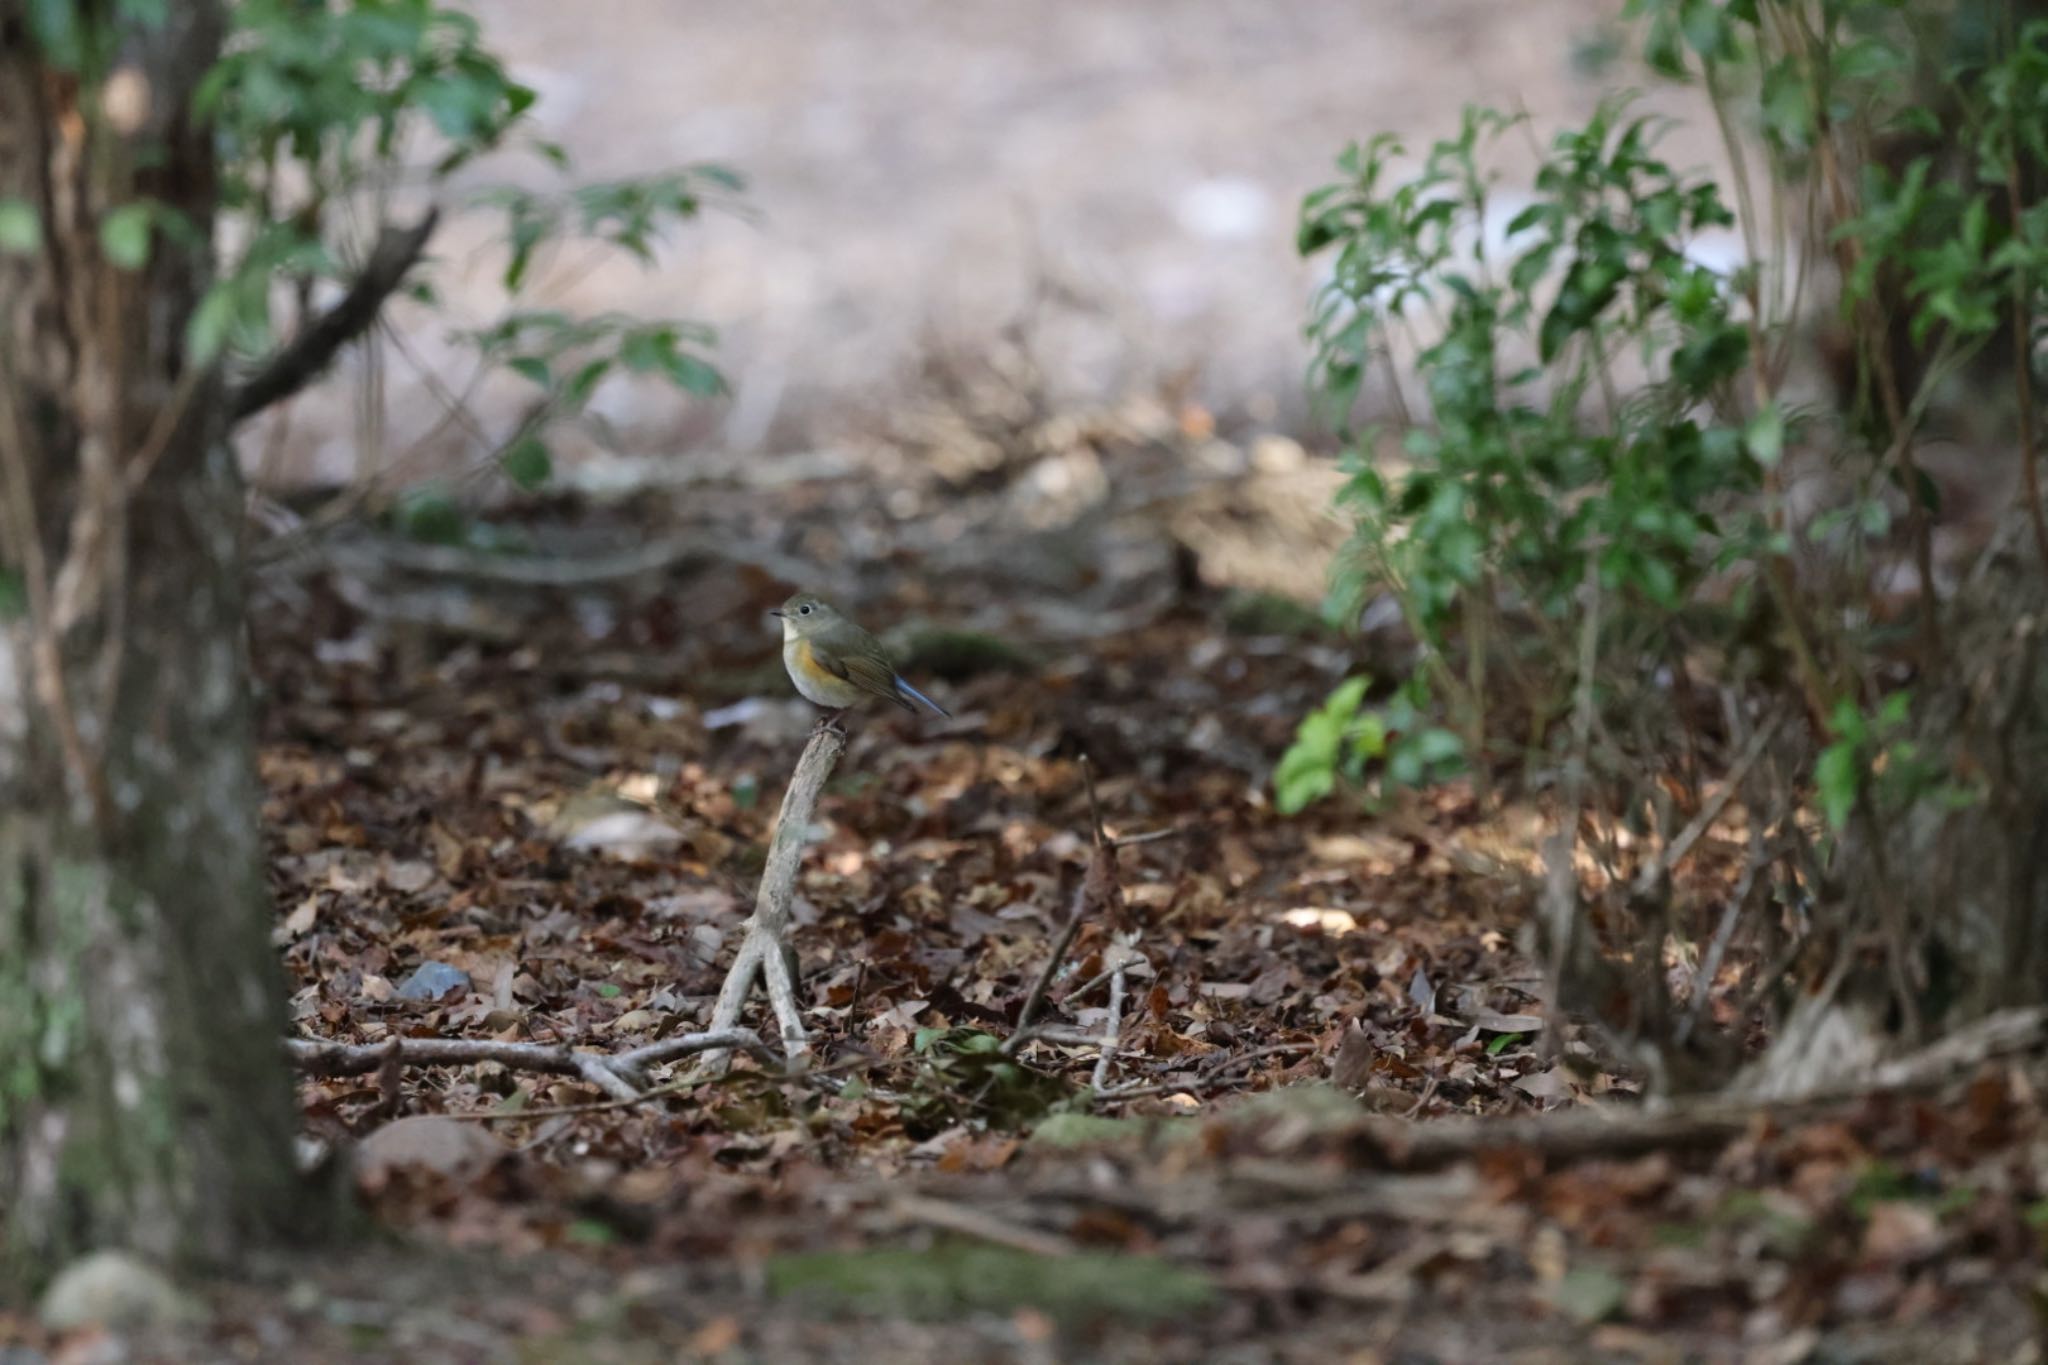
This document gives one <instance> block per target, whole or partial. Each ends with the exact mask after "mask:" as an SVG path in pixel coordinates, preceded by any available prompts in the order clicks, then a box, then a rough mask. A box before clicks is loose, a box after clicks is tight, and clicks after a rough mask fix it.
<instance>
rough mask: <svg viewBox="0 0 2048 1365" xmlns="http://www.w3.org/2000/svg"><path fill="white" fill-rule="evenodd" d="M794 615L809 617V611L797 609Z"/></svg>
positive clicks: (801, 608)
mask: <svg viewBox="0 0 2048 1365" xmlns="http://www.w3.org/2000/svg"><path fill="white" fill-rule="evenodd" d="M796 614H797V615H799V616H809V615H810V614H811V609H810V608H809V607H798V608H797V609H796Z"/></svg>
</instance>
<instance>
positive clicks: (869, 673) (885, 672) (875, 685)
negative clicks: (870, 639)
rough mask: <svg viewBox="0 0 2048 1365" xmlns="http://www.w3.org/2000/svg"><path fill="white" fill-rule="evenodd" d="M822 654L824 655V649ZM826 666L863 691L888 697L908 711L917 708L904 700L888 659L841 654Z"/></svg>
mask: <svg viewBox="0 0 2048 1365" xmlns="http://www.w3.org/2000/svg"><path fill="white" fill-rule="evenodd" d="M820 656H821V657H824V656H823V652H822V651H820ZM825 666H826V667H827V668H830V669H831V670H832V671H833V672H834V673H837V674H838V675H839V676H840V677H842V678H844V679H846V680H847V681H848V682H850V683H852V684H853V685H854V686H855V687H858V688H859V689H860V690H861V691H863V692H872V693H874V694H875V695H876V696H878V697H887V698H888V699H889V700H890V701H893V702H895V703H896V704H897V705H898V706H900V707H902V708H903V709H904V710H906V711H915V710H916V709H917V708H916V707H914V706H912V705H911V704H910V703H909V702H908V701H906V700H904V698H903V694H902V693H900V692H898V691H897V690H896V688H897V681H898V680H897V677H896V670H895V669H893V668H891V667H890V666H889V663H888V661H887V660H886V659H882V658H878V657H877V656H875V655H873V654H839V655H835V656H832V657H830V658H829V659H828V660H827V662H826V665H825Z"/></svg>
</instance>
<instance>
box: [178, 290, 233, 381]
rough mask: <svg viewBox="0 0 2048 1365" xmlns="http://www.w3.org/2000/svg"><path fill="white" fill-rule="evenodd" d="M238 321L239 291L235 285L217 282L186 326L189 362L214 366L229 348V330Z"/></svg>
mask: <svg viewBox="0 0 2048 1365" xmlns="http://www.w3.org/2000/svg"><path fill="white" fill-rule="evenodd" d="M234 321H235V291H234V286H233V283H232V282H231V281H228V280H219V281H216V282H215V283H214V284H213V286H212V287H211V288H209V289H208V290H207V291H206V297H205V298H202V299H201V300H199V306H198V307H197V308H195V309H193V310H192V316H191V318H190V319H189V320H188V321H187V322H186V324H185V358H186V360H187V361H188V362H189V363H191V364H193V365H199V366H206V365H211V364H212V363H213V362H214V361H215V360H217V359H219V358H220V353H221V351H222V350H224V349H225V348H226V346H227V340H228V332H229V329H230V328H232V327H233V326H234Z"/></svg>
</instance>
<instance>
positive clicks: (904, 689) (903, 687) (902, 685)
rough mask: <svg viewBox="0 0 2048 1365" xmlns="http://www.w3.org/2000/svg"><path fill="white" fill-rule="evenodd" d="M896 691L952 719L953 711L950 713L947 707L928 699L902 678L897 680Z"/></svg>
mask: <svg viewBox="0 0 2048 1365" xmlns="http://www.w3.org/2000/svg"><path fill="white" fill-rule="evenodd" d="M896 690H897V692H899V693H901V694H902V695H903V696H906V697H912V698H915V699H916V700H918V701H921V702H923V703H924V704H925V705H926V706H929V707H931V709H932V710H934V711H936V712H938V713H939V714H940V715H942V716H945V717H947V718H949V719H950V718H951V717H952V714H953V713H952V712H951V711H948V710H947V709H946V708H945V707H943V706H941V705H939V704H938V703H937V702H935V701H933V700H932V699H931V698H930V697H927V696H926V695H925V694H924V693H922V692H920V691H918V690H917V689H916V688H914V687H912V686H911V685H910V684H909V683H907V682H905V681H903V679H901V678H898V679H896Z"/></svg>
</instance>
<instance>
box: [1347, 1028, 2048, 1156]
mask: <svg viewBox="0 0 2048 1365" xmlns="http://www.w3.org/2000/svg"><path fill="white" fill-rule="evenodd" d="M2044 1048H2048V1009H2013V1010H2006V1011H2003V1012H2001V1013H1999V1014H1994V1015H1990V1016H1988V1017H1986V1018H1984V1019H1981V1020H1979V1021H1978V1022H1977V1023H1975V1024H1972V1025H1970V1026H1968V1027H1967V1028H1964V1029H1961V1030H1958V1031H1957V1032H1956V1033H1954V1034H1951V1035H1950V1036H1949V1037H1947V1038H1944V1039H1942V1040H1941V1041H1940V1042H1937V1043H1934V1044H1932V1045H1930V1046H1928V1047H1925V1048H1922V1049H1920V1050H1919V1051H1917V1052H1913V1053H1909V1054H1907V1055H1906V1056H1903V1057H1900V1058H1897V1059H1895V1060H1893V1061H1890V1062H1886V1063H1883V1064H1881V1065H1879V1066H1878V1067H1876V1068H1875V1069H1874V1070H1873V1071H1872V1073H1871V1076H1870V1081H1869V1083H1868V1084H1864V1085H1858V1086H1849V1087H1844V1088H1841V1089H1829V1090H1825V1091H1816V1092H1813V1093H1810V1094H1806V1095H1797V1096H1791V1097H1787V1098H1783V1099H1777V1098H1773V1099H1771V1100H1768V1101H1764V1102H1759V1101H1757V1100H1754V1099H1743V1098H1739V1097H1738V1098H1733V1099H1729V1098H1715V1099H1707V1100H1701V1101H1698V1102H1695V1103H1688V1104H1685V1105H1680V1106H1674V1107H1673V1108H1670V1109H1665V1110H1648V1109H1623V1110H1614V1109H1607V1110H1603V1111H1600V1112H1596V1113H1568V1114H1551V1115H1544V1116H1541V1117H1537V1118H1526V1119H1523V1118H1515V1119H1437V1120H1433V1121H1431V1122H1427V1123H1406V1122H1403V1121H1401V1120H1398V1119H1382V1118H1371V1119H1366V1120H1363V1121H1361V1123H1360V1124H1359V1125H1358V1126H1357V1127H1356V1128H1354V1129H1351V1130H1350V1136H1351V1137H1352V1138H1353V1139H1354V1142H1355V1145H1356V1147H1358V1148H1360V1149H1363V1150H1364V1151H1365V1152H1369V1153H1371V1154H1373V1155H1374V1156H1376V1157H1378V1158H1379V1160H1380V1161H1381V1162H1383V1163H1384V1164H1386V1165H1388V1166H1392V1167H1396V1168H1403V1169H1413V1168H1422V1167H1433V1166H1442V1165H1446V1164H1448V1163H1450V1162H1453V1161H1462V1160H1464V1159H1466V1158H1468V1157H1473V1156H1477V1155H1479V1154H1480V1153H1482V1152H1488V1151H1500V1150H1510V1149H1519V1150H1526V1151H1530V1152H1534V1153H1536V1154H1537V1155H1539V1156H1542V1157H1545V1158H1548V1159H1551V1160H1556V1161H1565V1162H1569V1161H1582V1160H1587V1159H1589V1158H1596V1157H1615V1158H1624V1157H1630V1156H1637V1155H1641V1154H1644V1153H1648V1152H1657V1151H1699V1150H1711V1149H1713V1148H1716V1147H1721V1146H1725V1145H1726V1144H1728V1143H1729V1142H1732V1141H1734V1140H1735V1139H1737V1138H1739V1137H1741V1136H1743V1135H1744V1134H1746V1133H1749V1132H1752V1131H1755V1130H1756V1128H1757V1127H1758V1125H1760V1124H1767V1125H1775V1126H1778V1127H1785V1126H1788V1125H1790V1124H1793V1123H1797V1122H1801V1121H1804V1120H1807V1119H1812V1118H1817V1117H1820V1116H1822V1115H1826V1114H1831V1113H1835V1112H1838V1111H1839V1110H1840V1109H1841V1108H1842V1107H1843V1106H1845V1105H1850V1104H1854V1103H1856V1102H1858V1101H1861V1100H1869V1099H1874V1098H1878V1097H1881V1096H1885V1095H1910V1094H1920V1093H1930V1092H1938V1091H1943V1090H1945V1089H1947V1088H1949V1087H1951V1086H1956V1085H1961V1084H1963V1083H1966V1082H1968V1081H1969V1080H1970V1079H1971V1078H1972V1076H1973V1075H1974V1074H1975V1073H1976V1071H1977V1068H1979V1067H1980V1066H1982V1065H1983V1064H1984V1063H1986V1062H1991V1061H1997V1060H2001V1059H2005V1058H2011V1057H2014V1056H2017V1055H2020V1054H2028V1053H2035V1052H2039V1051H2041V1050H2043V1049H2044Z"/></svg>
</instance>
